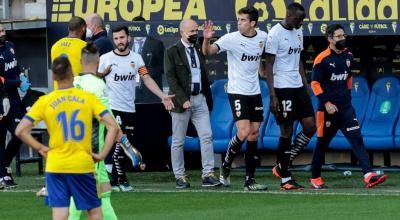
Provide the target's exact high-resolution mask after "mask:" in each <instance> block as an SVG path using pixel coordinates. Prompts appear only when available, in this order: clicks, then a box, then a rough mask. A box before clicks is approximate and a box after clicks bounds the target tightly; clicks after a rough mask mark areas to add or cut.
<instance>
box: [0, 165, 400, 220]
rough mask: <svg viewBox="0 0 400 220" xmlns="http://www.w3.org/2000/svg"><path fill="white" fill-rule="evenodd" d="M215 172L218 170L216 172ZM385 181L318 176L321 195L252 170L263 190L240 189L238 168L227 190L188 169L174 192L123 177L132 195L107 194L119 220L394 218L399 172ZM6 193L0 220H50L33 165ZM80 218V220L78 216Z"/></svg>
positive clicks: (159, 181) (304, 178) (167, 180)
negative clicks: (286, 188) (184, 185)
mask: <svg viewBox="0 0 400 220" xmlns="http://www.w3.org/2000/svg"><path fill="white" fill-rule="evenodd" d="M217 172H218V171H217ZM387 174H388V175H389V179H388V180H387V182H385V183H384V184H382V185H379V186H377V187H376V188H373V189H366V188H364V184H363V183H362V181H361V180H362V174H361V173H360V172H353V175H352V176H351V177H344V176H343V174H342V173H341V172H324V173H323V177H324V179H325V182H326V183H327V185H328V186H329V187H330V189H328V190H324V191H314V190H310V189H308V185H309V183H308V178H309V175H310V173H307V172H294V177H295V178H296V179H297V180H298V181H299V183H301V184H303V185H305V186H306V190H303V191H296V192H283V191H280V190H279V180H278V179H275V178H274V177H273V175H272V174H271V173H270V172H269V171H268V170H261V171H259V172H257V174H256V175H257V181H258V182H260V183H264V184H267V185H268V187H269V190H268V191H266V192H260V193H259V192H255V193H254V192H253V193H249V192H245V191H243V175H244V172H243V171H242V170H234V171H233V174H232V186H231V187H229V188H224V187H221V188H216V189H204V188H202V187H201V178H200V175H201V174H200V171H189V180H190V183H191V185H192V187H191V188H190V189H188V190H176V189H175V182H174V178H173V175H172V173H170V172H144V173H132V174H129V179H130V182H131V184H132V185H133V186H134V187H135V192H132V193H113V194H112V203H113V206H114V208H115V210H116V213H117V216H118V217H119V219H134V220H139V219H152V220H153V219H174V220H175V219H189V220H195V219H205V220H211V219H229V220H234V219H241V220H242V219H246V220H247V219H280V220H282V219H296V220H297V219H324V220H328V219H379V220H384V219H400V208H399V207H400V206H399V204H400V187H399V185H398V182H399V180H400V174H399V173H395V172H390V173H387ZM15 181H16V182H17V183H18V184H19V185H18V187H17V188H15V189H12V190H2V191H0V207H1V208H0V210H1V211H0V213H1V214H0V219H2V220H3V219H4V220H9V219H10V220H11V219H18V220H23V219H51V211H50V208H48V207H47V206H45V205H44V204H43V199H42V198H37V197H35V192H36V191H37V190H38V189H40V188H41V187H42V185H43V183H44V177H43V176H39V175H37V173H36V170H35V167H34V166H33V165H24V167H23V176H22V177H15ZM82 219H86V217H84V216H83V218H82Z"/></svg>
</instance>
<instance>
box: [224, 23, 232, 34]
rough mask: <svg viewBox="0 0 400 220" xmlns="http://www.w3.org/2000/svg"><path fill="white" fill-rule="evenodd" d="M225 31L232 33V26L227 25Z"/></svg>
mask: <svg viewBox="0 0 400 220" xmlns="http://www.w3.org/2000/svg"><path fill="white" fill-rule="evenodd" d="M225 29H226V33H230V32H231V24H229V23H228V24H226V25H225Z"/></svg>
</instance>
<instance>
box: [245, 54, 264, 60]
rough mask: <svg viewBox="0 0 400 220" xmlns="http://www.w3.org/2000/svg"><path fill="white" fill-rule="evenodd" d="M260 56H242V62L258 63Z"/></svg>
mask: <svg viewBox="0 0 400 220" xmlns="http://www.w3.org/2000/svg"><path fill="white" fill-rule="evenodd" d="M260 57H261V55H260V54H257V55H256V56H252V55H246V54H242V59H241V60H242V61H258V60H260Z"/></svg>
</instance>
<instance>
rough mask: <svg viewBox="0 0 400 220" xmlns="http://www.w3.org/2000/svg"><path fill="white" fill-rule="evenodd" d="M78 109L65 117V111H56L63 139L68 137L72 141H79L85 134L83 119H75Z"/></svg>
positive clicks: (65, 139)
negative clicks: (68, 116)
mask: <svg viewBox="0 0 400 220" xmlns="http://www.w3.org/2000/svg"><path fill="white" fill-rule="evenodd" d="M79 111H80V110H75V111H73V112H72V115H71V117H70V118H67V113H66V112H65V111H63V112H60V113H58V115H57V121H58V122H61V125H62V127H63V135H64V141H68V140H70V138H71V140H72V141H81V140H82V139H83V137H84V136H85V124H84V123H83V121H80V120H77V119H76V117H77V116H78V114H79ZM78 132H79V133H78Z"/></svg>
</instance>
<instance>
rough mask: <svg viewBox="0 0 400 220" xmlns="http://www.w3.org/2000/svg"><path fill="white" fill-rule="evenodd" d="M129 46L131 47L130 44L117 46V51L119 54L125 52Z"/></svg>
mask: <svg viewBox="0 0 400 220" xmlns="http://www.w3.org/2000/svg"><path fill="white" fill-rule="evenodd" d="M128 45H129V43H126V44H123V43H121V44H118V45H117V50H118V51H119V52H125V50H126V49H127V48H128Z"/></svg>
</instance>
